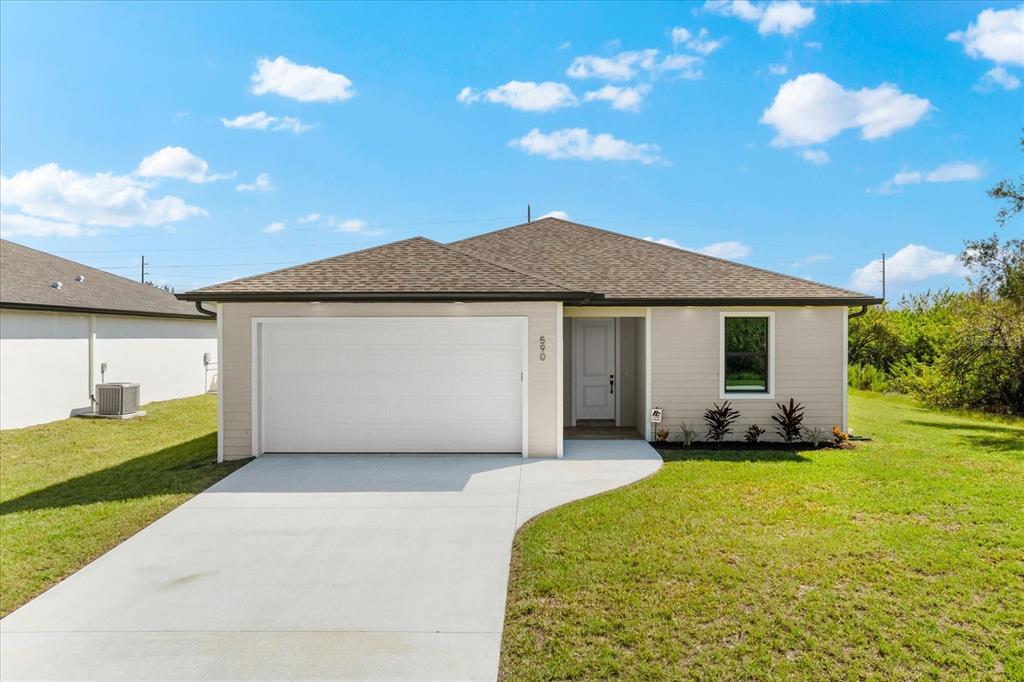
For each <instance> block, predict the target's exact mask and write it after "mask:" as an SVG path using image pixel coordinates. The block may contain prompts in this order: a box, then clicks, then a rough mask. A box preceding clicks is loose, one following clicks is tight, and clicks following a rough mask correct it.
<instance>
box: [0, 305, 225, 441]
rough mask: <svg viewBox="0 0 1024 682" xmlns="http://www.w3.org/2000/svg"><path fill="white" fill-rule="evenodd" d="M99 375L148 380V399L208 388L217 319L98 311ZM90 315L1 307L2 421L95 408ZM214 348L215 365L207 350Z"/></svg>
mask: <svg viewBox="0 0 1024 682" xmlns="http://www.w3.org/2000/svg"><path fill="white" fill-rule="evenodd" d="M92 317H93V319H94V322H93V327H92V329H93V330H94V332H95V342H94V346H93V372H94V379H93V380H94V382H95V383H99V382H100V381H101V374H100V363H102V362H106V363H107V372H106V374H105V376H104V377H102V378H103V379H105V380H106V381H133V382H138V383H139V384H141V398H142V401H143V402H151V401H154V400H169V399H172V398H182V397H185V396H190V395H197V394H199V393H203V392H205V391H206V390H207V389H208V388H209V387H210V386H211V384H212V383H213V382H214V381H216V364H215V363H216V359H217V329H216V324H215V322H213V321H212V320H200V319H196V320H189V319H175V318H159V317H142V316H121V315H93V316H92ZM90 333H91V331H90V315H89V314H85V313H63V312H44V311H22V310H10V309H5V310H0V428H3V429H9V428H19V427H23V426H31V425H32V424H41V423H45V422H50V421H55V420H58V419H65V418H67V417H69V416H72V415H74V414H78V413H81V412H88V411H90V401H89V395H90V390H91V389H90V386H89V337H90ZM204 353H210V354H211V360H212V361H213V364H211V366H210V368H206V367H204V365H203V354H204Z"/></svg>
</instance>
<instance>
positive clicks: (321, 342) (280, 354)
mask: <svg viewBox="0 0 1024 682" xmlns="http://www.w3.org/2000/svg"><path fill="white" fill-rule="evenodd" d="M525 335H526V319H525V318H516V317H461V318H455V317H405V318H401V317H345V318H292V319H287V320H282V319H280V318H279V319H275V320H267V321H262V322H259V330H258V334H257V335H256V337H257V339H258V342H259V343H260V345H261V348H260V353H259V357H260V367H259V370H258V371H259V376H260V381H259V387H258V391H259V403H260V407H259V411H260V416H259V421H260V422H261V425H260V430H259V432H258V433H259V436H260V438H261V442H260V443H258V444H257V447H258V451H260V452H437V453H441V452H468V453H474V452H523V443H524V430H525V429H524V424H525V419H524V400H523V396H524V394H525V392H526V389H525V387H524V375H523V353H524V339H525Z"/></svg>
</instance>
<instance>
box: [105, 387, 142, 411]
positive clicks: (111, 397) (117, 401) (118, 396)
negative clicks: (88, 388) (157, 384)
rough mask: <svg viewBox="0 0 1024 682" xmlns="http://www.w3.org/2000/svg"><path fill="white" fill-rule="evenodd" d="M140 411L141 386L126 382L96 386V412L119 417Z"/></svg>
mask: <svg viewBox="0 0 1024 682" xmlns="http://www.w3.org/2000/svg"><path fill="white" fill-rule="evenodd" d="M138 411H139V385H138V384H130V383H126V382H118V383H113V384H96V412H97V413H98V414H101V415H103V416H111V417H117V416H121V415H127V414H134V413H135V412H138Z"/></svg>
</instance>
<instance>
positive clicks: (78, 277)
mask: <svg viewBox="0 0 1024 682" xmlns="http://www.w3.org/2000/svg"><path fill="white" fill-rule="evenodd" d="M75 281H76V282H78V283H79V284H81V283H82V282H84V281H85V275H75Z"/></svg>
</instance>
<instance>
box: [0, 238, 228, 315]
mask: <svg viewBox="0 0 1024 682" xmlns="http://www.w3.org/2000/svg"><path fill="white" fill-rule="evenodd" d="M78 278H81V281H78ZM57 282H60V287H59V288H57V287H56V286H54V285H55V284H56V283H57ZM0 308H21V309H26V310H57V311H64V312H94V313H112V314H127V315H145V316H158V317H190V318H200V319H209V316H207V315H203V314H201V313H200V312H199V311H198V310H196V308H195V306H194V305H193V304H191V303H186V302H185V301H179V300H178V299H177V298H175V297H174V294H172V293H170V292H167V291H164V290H162V289H158V288H156V287H153V286H150V285H148V284H141V283H139V282H134V281H132V280H130V279H126V278H124V277H118V276H117V275H112V274H110V273H109V272H104V271H103V270H97V269H96V268H90V267H89V266H88V265H82V264H81V263H76V262H74V261H70V260H67V259H64V258H60V257H58V256H54V255H52V254H49V253H45V252H43V251H37V250H35V249H30V248H28V247H27V246H22V245H21V244H15V243H14V242H10V241H7V240H6V239H3V240H0Z"/></svg>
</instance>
